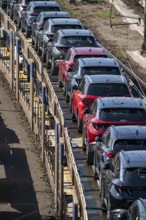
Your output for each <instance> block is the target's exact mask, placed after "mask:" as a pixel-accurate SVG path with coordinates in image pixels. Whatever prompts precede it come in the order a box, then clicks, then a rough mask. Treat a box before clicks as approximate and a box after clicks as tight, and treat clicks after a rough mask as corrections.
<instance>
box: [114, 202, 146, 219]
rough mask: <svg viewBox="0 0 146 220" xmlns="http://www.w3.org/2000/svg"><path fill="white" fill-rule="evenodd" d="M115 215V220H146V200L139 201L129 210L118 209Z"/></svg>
mask: <svg viewBox="0 0 146 220" xmlns="http://www.w3.org/2000/svg"><path fill="white" fill-rule="evenodd" d="M113 214H114V215H113V220H146V199H142V198H140V199H137V200H136V201H134V202H133V203H132V204H131V206H130V207H129V208H128V210H125V209H117V210H114V212H113Z"/></svg>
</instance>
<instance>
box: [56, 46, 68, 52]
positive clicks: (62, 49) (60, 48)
mask: <svg viewBox="0 0 146 220" xmlns="http://www.w3.org/2000/svg"><path fill="white" fill-rule="evenodd" d="M57 50H58V51H59V52H66V51H67V48H64V47H57Z"/></svg>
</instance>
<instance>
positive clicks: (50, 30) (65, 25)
mask: <svg viewBox="0 0 146 220" xmlns="http://www.w3.org/2000/svg"><path fill="white" fill-rule="evenodd" d="M60 29H84V26H83V25H82V23H81V22H80V21H79V20H78V19H74V18H67V19H65V18H59V19H58V18H55V19H49V20H48V21H47V22H46V24H45V31H44V32H43V36H42V38H39V40H40V41H39V42H38V48H39V51H42V59H43V60H44V58H45V56H46V51H47V45H48V42H49V39H51V38H52V37H53V36H54V34H55V33H56V31H57V30H60ZM41 40H42V41H41ZM41 49H42V50H41Z"/></svg>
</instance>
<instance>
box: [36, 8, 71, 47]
mask: <svg viewBox="0 0 146 220" xmlns="http://www.w3.org/2000/svg"><path fill="white" fill-rule="evenodd" d="M70 17H71V16H70V14H69V13H68V12H65V11H48V12H44V11H43V12H40V13H39V15H38V16H37V18H36V22H33V24H32V44H33V45H34V47H35V49H36V50H38V41H39V42H40V43H39V44H40V47H41V48H42V43H43V42H42V38H43V37H42V35H43V34H44V31H45V29H46V26H47V20H48V19H50V18H70ZM44 25H45V26H44Z"/></svg>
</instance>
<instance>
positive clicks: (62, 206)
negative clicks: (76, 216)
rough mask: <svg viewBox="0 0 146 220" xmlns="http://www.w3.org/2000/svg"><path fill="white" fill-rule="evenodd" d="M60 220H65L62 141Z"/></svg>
mask: <svg viewBox="0 0 146 220" xmlns="http://www.w3.org/2000/svg"><path fill="white" fill-rule="evenodd" d="M60 142H61V143H60V160H59V161H60V169H59V170H60V207H59V208H60V219H64V212H63V210H64V144H63V140H61V141H60Z"/></svg>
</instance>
